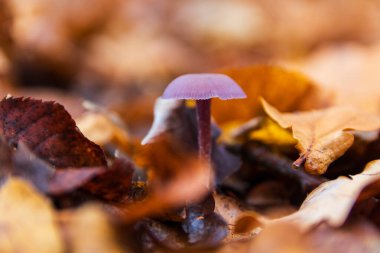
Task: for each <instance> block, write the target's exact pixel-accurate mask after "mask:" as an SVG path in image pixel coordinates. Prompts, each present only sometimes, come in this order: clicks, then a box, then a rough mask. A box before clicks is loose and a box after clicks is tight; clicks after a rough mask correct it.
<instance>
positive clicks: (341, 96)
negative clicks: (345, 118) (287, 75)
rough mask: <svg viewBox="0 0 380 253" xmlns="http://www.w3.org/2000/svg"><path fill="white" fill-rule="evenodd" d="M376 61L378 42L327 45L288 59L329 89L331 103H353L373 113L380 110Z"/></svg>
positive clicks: (379, 60) (379, 58)
mask: <svg viewBox="0 0 380 253" xmlns="http://www.w3.org/2000/svg"><path fill="white" fill-rule="evenodd" d="M379 64H380V43H378V42H376V43H373V44H371V45H362V44H356V43H347V44H342V45H339V46H336V45H328V46H324V47H321V48H320V49H318V50H315V51H314V52H312V53H311V54H310V55H308V56H307V57H305V58H303V59H301V60H300V61H298V62H293V63H290V65H293V67H295V68H297V69H299V70H301V71H303V72H304V73H305V74H307V75H308V76H310V77H311V78H313V79H314V80H316V81H317V82H318V84H319V85H320V87H321V88H322V89H325V90H331V92H332V93H333V94H334V95H333V96H332V97H331V103H332V104H333V105H347V104H348V105H351V106H352V105H355V106H357V107H359V108H360V109H362V110H363V111H366V112H370V113H376V114H379V113H380V102H379V101H380V86H379V82H380V78H379V74H378V66H379ZM358 84H360V85H358Z"/></svg>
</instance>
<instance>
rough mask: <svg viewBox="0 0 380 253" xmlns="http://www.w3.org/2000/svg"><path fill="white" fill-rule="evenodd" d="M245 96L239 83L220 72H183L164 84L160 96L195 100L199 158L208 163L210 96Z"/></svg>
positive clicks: (227, 97) (209, 154)
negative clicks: (167, 83) (166, 85)
mask: <svg viewBox="0 0 380 253" xmlns="http://www.w3.org/2000/svg"><path fill="white" fill-rule="evenodd" d="M214 97H218V98H220V99H222V100H228V99H236V98H246V97H247V96H246V94H245V93H244V91H243V90H242V89H241V88H240V86H239V85H238V84H237V83H236V82H235V81H234V80H232V79H231V78H230V77H228V76H226V75H223V74H186V75H182V76H179V77H177V78H176V79H174V80H173V81H172V82H171V83H170V84H169V85H168V87H166V89H165V91H164V94H163V95H162V98H163V99H194V100H196V110H197V122H198V147H199V158H200V159H202V160H204V161H206V162H207V163H209V164H210V163H211V113H210V111H211V103H210V102H211V98H214Z"/></svg>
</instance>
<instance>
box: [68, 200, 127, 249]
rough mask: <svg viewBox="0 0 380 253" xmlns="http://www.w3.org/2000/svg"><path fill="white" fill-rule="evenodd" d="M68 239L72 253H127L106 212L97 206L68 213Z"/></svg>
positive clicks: (91, 205)
mask: <svg viewBox="0 0 380 253" xmlns="http://www.w3.org/2000/svg"><path fill="white" fill-rule="evenodd" d="M61 219H62V220H63V221H65V228H66V231H67V235H68V236H67V238H68V240H69V245H70V246H71V251H70V252H72V253H86V252H88V253H101V252H112V253H122V252H126V251H125V249H123V248H122V247H121V245H120V244H119V242H118V239H117V236H116V233H115V231H114V230H113V228H112V225H111V222H110V220H109V218H108V217H107V215H106V213H105V211H104V210H103V209H102V208H101V207H100V206H97V205H95V204H89V205H85V206H83V207H81V208H80V209H78V210H76V211H74V212H69V213H66V215H64V216H63V217H61Z"/></svg>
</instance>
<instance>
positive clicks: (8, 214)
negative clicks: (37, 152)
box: [0, 178, 64, 253]
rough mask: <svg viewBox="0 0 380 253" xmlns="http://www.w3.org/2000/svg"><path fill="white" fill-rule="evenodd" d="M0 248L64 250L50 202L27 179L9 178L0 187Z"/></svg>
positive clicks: (56, 252)
mask: <svg viewBox="0 0 380 253" xmlns="http://www.w3.org/2000/svg"><path fill="white" fill-rule="evenodd" d="M0 227H1V236H0V252H2V253H7V252H23V253H34V252H38V253H44V252H46V253H60V252H64V246H63V242H62V238H61V237H60V233H59V230H58V224H56V215H55V213H54V210H53V207H52V206H51V204H50V202H49V201H48V200H47V199H45V198H44V197H43V196H41V195H40V194H39V193H38V192H37V191H36V190H35V189H33V188H32V187H31V186H30V185H29V184H28V183H27V182H25V181H23V180H21V179H12V178H11V179H9V180H8V181H7V182H6V183H5V185H3V186H2V188H1V191H0Z"/></svg>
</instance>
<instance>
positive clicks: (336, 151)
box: [261, 99, 380, 174]
mask: <svg viewBox="0 0 380 253" xmlns="http://www.w3.org/2000/svg"><path fill="white" fill-rule="evenodd" d="M261 101H262V104H263V107H264V110H265V111H266V113H267V114H268V115H269V116H270V117H272V118H273V119H274V120H275V121H277V122H278V123H279V124H280V125H281V126H282V127H283V128H292V131H293V136H294V138H295V139H297V141H298V144H297V149H298V150H299V151H300V158H299V159H298V160H297V161H296V162H295V165H296V166H300V165H301V164H302V163H303V162H305V169H306V171H308V172H309V173H312V174H323V173H325V172H326V170H327V167H328V166H329V165H330V163H332V162H333V161H335V160H336V159H337V158H339V157H340V156H342V155H343V154H344V153H345V152H346V150H347V149H348V148H349V147H350V146H351V145H352V143H353V141H354V136H353V134H352V132H350V131H348V130H357V131H371V130H376V129H378V128H379V127H380V118H379V117H377V116H375V115H372V114H368V113H365V112H363V111H361V110H359V109H357V108H354V107H349V106H337V107H330V108H328V109H323V110H314V111H308V112H296V113H281V112H279V111H277V110H276V109H275V108H274V107H272V106H271V105H269V104H268V103H267V102H266V101H265V100H264V99H262V100H261Z"/></svg>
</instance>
